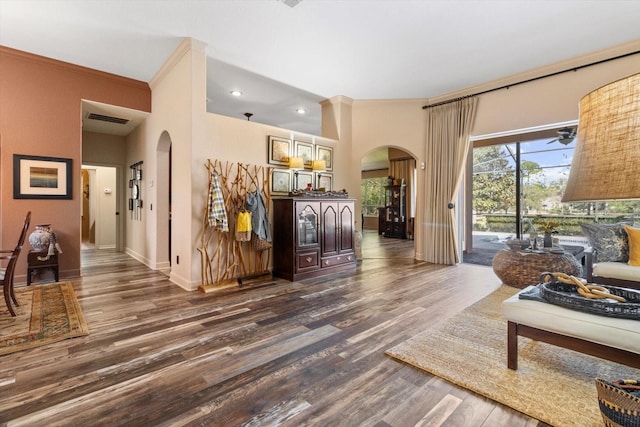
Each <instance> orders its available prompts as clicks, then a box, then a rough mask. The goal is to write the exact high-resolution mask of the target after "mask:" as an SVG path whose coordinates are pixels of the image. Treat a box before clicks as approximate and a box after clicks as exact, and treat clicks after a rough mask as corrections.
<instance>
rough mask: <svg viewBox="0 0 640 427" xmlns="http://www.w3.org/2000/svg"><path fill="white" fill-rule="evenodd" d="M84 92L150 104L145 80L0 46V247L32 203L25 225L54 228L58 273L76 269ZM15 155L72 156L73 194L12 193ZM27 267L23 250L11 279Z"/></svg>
mask: <svg viewBox="0 0 640 427" xmlns="http://www.w3.org/2000/svg"><path fill="white" fill-rule="evenodd" d="M82 99H87V100H92V101H98V102H102V103H105V104H112V105H118V106H122V107H127V108H132V109H137V110H141V111H151V90H150V89H149V86H148V85H147V83H144V82H140V81H136V80H131V79H126V78H123V77H119V76H114V75H111V74H107V73H103V72H99V71H95V70H91V69H88V68H83V67H79V66H76V65H72V64H68V63H63V62H59V61H55V60H51V59H48V58H44V57H40V56H36V55H31V54H28V53H25V52H21V51H16V50H13V49H9V48H6V47H3V46H0V226H1V229H2V232H1V234H0V247H2V248H3V249H7V248H13V247H14V246H15V243H16V241H17V238H18V232H19V230H20V227H21V224H22V221H23V220H24V216H25V214H26V212H27V211H28V210H31V211H32V217H31V227H30V231H32V230H33V227H34V225H35V224H43V223H46V224H52V228H53V229H54V231H55V232H56V234H57V237H58V242H59V243H60V245H61V246H62V249H63V251H64V253H63V254H62V255H61V256H60V275H61V276H62V277H72V276H77V275H79V274H80V227H81V224H80V200H81V197H79V196H80V182H81V179H80V177H81V175H80V166H81V163H82V148H81V147H82V132H81V131H82V129H81V102H80V101H81V100H82ZM14 154H27V155H36V156H50V157H63V158H70V159H72V161H73V175H72V176H73V199H72V200H23V199H20V200H14V199H13V155H14ZM25 249H26V250H29V249H30V246H29V245H28V244H27V245H25ZM26 268H27V266H26V255H25V254H23V255H21V257H20V261H19V263H18V267H17V270H16V282H18V283H20V282H24V281H25V280H26Z"/></svg>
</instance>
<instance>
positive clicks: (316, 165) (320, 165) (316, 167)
mask: <svg viewBox="0 0 640 427" xmlns="http://www.w3.org/2000/svg"><path fill="white" fill-rule="evenodd" d="M311 170H313V171H314V172H317V173H318V181H317V183H316V188H318V187H320V177H321V176H322V172H324V171H326V170H327V162H326V161H325V160H314V161H313V162H311Z"/></svg>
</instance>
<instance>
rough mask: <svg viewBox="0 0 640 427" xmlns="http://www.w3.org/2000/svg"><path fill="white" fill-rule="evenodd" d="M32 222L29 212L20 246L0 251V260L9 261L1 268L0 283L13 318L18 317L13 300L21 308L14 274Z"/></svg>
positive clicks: (19, 242)
mask: <svg viewBox="0 0 640 427" xmlns="http://www.w3.org/2000/svg"><path fill="white" fill-rule="evenodd" d="M30 222H31V211H29V212H27V216H26V217H25V219H24V225H23V226H22V231H21V232H20V237H19V238H18V244H17V245H16V247H15V248H14V249H12V250H3V249H0V260H5V261H8V264H7V267H6V268H0V283H2V288H3V292H4V301H5V302H6V303H7V308H8V309H9V313H11V315H12V316H15V315H16V312H15V310H14V309H13V306H12V304H11V300H13V303H14V304H15V305H16V306H19V305H20V304H19V303H18V300H17V298H16V295H15V293H14V292H13V273H14V271H15V269H16V264H17V263H18V258H19V257H20V251H22V245H23V244H24V240H25V238H26V237H27V230H28V229H29V223H30Z"/></svg>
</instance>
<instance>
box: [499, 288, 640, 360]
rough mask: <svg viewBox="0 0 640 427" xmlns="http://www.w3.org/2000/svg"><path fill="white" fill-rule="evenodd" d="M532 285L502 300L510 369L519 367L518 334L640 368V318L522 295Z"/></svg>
mask: <svg viewBox="0 0 640 427" xmlns="http://www.w3.org/2000/svg"><path fill="white" fill-rule="evenodd" d="M531 288H532V286H530V287H527V288H525V289H523V290H522V291H520V292H518V293H516V294H515V295H514V296H512V297H510V298H508V299H506V300H505V301H504V302H503V303H502V307H501V310H502V315H503V317H504V318H506V319H507V325H508V326H507V366H508V367H509V369H513V370H516V369H518V336H522V337H526V338H530V339H533V340H536V341H542V342H546V343H549V344H552V345H556V346H558V347H563V348H567V349H569V350H574V351H578V352H580V353H585V354H589V355H591V356H596V357H599V358H602V359H607V360H611V361H613V362H617V363H621V364H624V365H628V366H631V367H634V368H640V320H631V319H620V318H614V317H607V316H598V315H595V314H589V313H584V312H581V311H577V310H570V309H567V308H563V307H560V306H557V305H554V304H549V303H544V302H539V301H532V300H525V299H520V298H519V297H518V295H519V294H520V293H521V292H526V291H527V290H529V289H531Z"/></svg>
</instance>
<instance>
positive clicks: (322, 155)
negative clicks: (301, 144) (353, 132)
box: [314, 145, 333, 171]
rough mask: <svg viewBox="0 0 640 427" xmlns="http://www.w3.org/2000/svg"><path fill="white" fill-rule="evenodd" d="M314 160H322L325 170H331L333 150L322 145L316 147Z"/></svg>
mask: <svg viewBox="0 0 640 427" xmlns="http://www.w3.org/2000/svg"><path fill="white" fill-rule="evenodd" d="M314 160H324V161H325V163H326V165H327V170H328V171H332V170H333V148H331V147H325V146H324V145H316V157H315V159H314Z"/></svg>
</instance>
